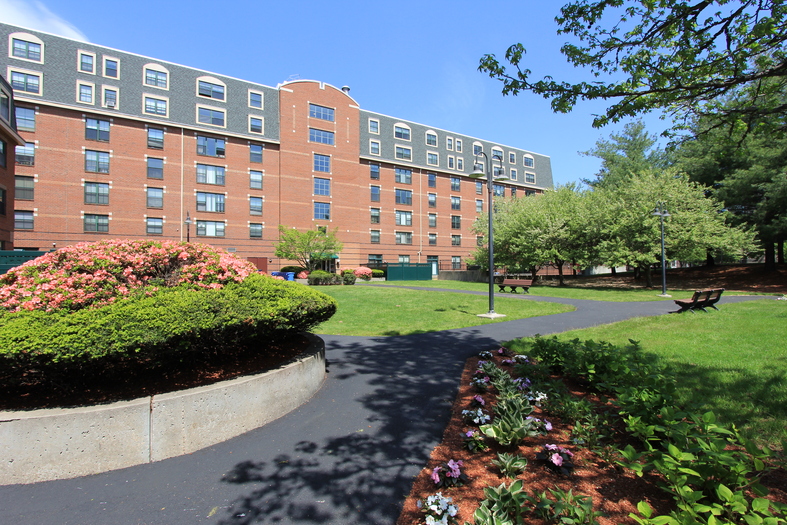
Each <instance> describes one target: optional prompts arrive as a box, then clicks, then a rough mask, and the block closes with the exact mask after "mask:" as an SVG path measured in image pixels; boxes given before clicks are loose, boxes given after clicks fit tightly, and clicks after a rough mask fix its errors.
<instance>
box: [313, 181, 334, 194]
mask: <svg viewBox="0 0 787 525" xmlns="http://www.w3.org/2000/svg"><path fill="white" fill-rule="evenodd" d="M314 194H315V195H328V196H330V194H331V179H322V178H320V177H314Z"/></svg>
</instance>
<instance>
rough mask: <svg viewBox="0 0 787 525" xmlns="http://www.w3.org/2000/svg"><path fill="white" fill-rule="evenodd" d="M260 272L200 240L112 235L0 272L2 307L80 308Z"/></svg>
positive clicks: (208, 286) (204, 285)
mask: <svg viewBox="0 0 787 525" xmlns="http://www.w3.org/2000/svg"><path fill="white" fill-rule="evenodd" d="M254 271H255V267H254V265H253V264H251V263H250V262H248V261H245V260H243V259H240V258H238V257H235V256H234V255H231V254H229V253H227V252H225V251H224V250H221V249H218V248H214V247H212V246H208V245H206V244H199V243H181V242H175V241H144V240H140V241H132V240H108V241H99V242H95V243H79V244H75V245H72V246H67V247H65V248H61V249H59V250H57V251H55V252H50V253H47V254H45V255H42V256H41V257H38V258H37V259H34V260H32V261H28V262H26V263H24V264H23V265H21V266H18V267H16V268H13V269H11V270H10V271H9V272H8V273H6V274H5V275H3V276H2V277H0V307H2V308H4V309H6V310H8V311H12V312H15V311H19V310H46V311H52V310H58V309H65V310H80V309H82V308H86V307H90V306H101V305H106V304H109V303H112V302H114V301H115V300H116V299H117V298H118V297H123V296H127V295H129V294H130V293H131V292H132V291H133V290H137V289H141V288H144V287H150V288H149V290H147V292H148V293H152V292H154V291H156V289H157V288H158V287H171V286H178V285H182V284H191V285H194V286H195V287H199V288H206V289H211V288H221V287H222V286H223V285H224V284H227V283H230V282H241V281H243V280H244V279H245V278H246V277H247V276H248V275H250V274H251V273H253V272H254Z"/></svg>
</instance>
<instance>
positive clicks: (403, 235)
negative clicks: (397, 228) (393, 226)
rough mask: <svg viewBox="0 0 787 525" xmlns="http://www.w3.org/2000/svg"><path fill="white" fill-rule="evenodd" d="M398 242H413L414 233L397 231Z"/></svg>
mask: <svg viewBox="0 0 787 525" xmlns="http://www.w3.org/2000/svg"><path fill="white" fill-rule="evenodd" d="M396 244H413V233H412V232H396Z"/></svg>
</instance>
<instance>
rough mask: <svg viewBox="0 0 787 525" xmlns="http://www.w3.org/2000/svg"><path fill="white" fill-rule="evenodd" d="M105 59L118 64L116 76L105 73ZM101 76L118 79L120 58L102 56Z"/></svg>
mask: <svg viewBox="0 0 787 525" xmlns="http://www.w3.org/2000/svg"><path fill="white" fill-rule="evenodd" d="M107 60H111V61H113V62H116V63H117V65H118V67H117V73H118V74H117V76H115V77H111V76H109V75H107ZM101 76H102V77H104V78H114V79H115V80H120V59H119V58H116V57H110V56H104V57H102V60H101Z"/></svg>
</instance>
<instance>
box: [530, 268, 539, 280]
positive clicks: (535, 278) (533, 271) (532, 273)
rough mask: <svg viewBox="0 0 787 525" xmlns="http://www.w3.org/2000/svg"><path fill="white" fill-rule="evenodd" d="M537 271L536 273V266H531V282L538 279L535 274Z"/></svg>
mask: <svg viewBox="0 0 787 525" xmlns="http://www.w3.org/2000/svg"><path fill="white" fill-rule="evenodd" d="M537 273H538V266H531V267H530V278H531V279H532V280H533V282H536V280H537V279H538V277H537V276H536V274H537Z"/></svg>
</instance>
